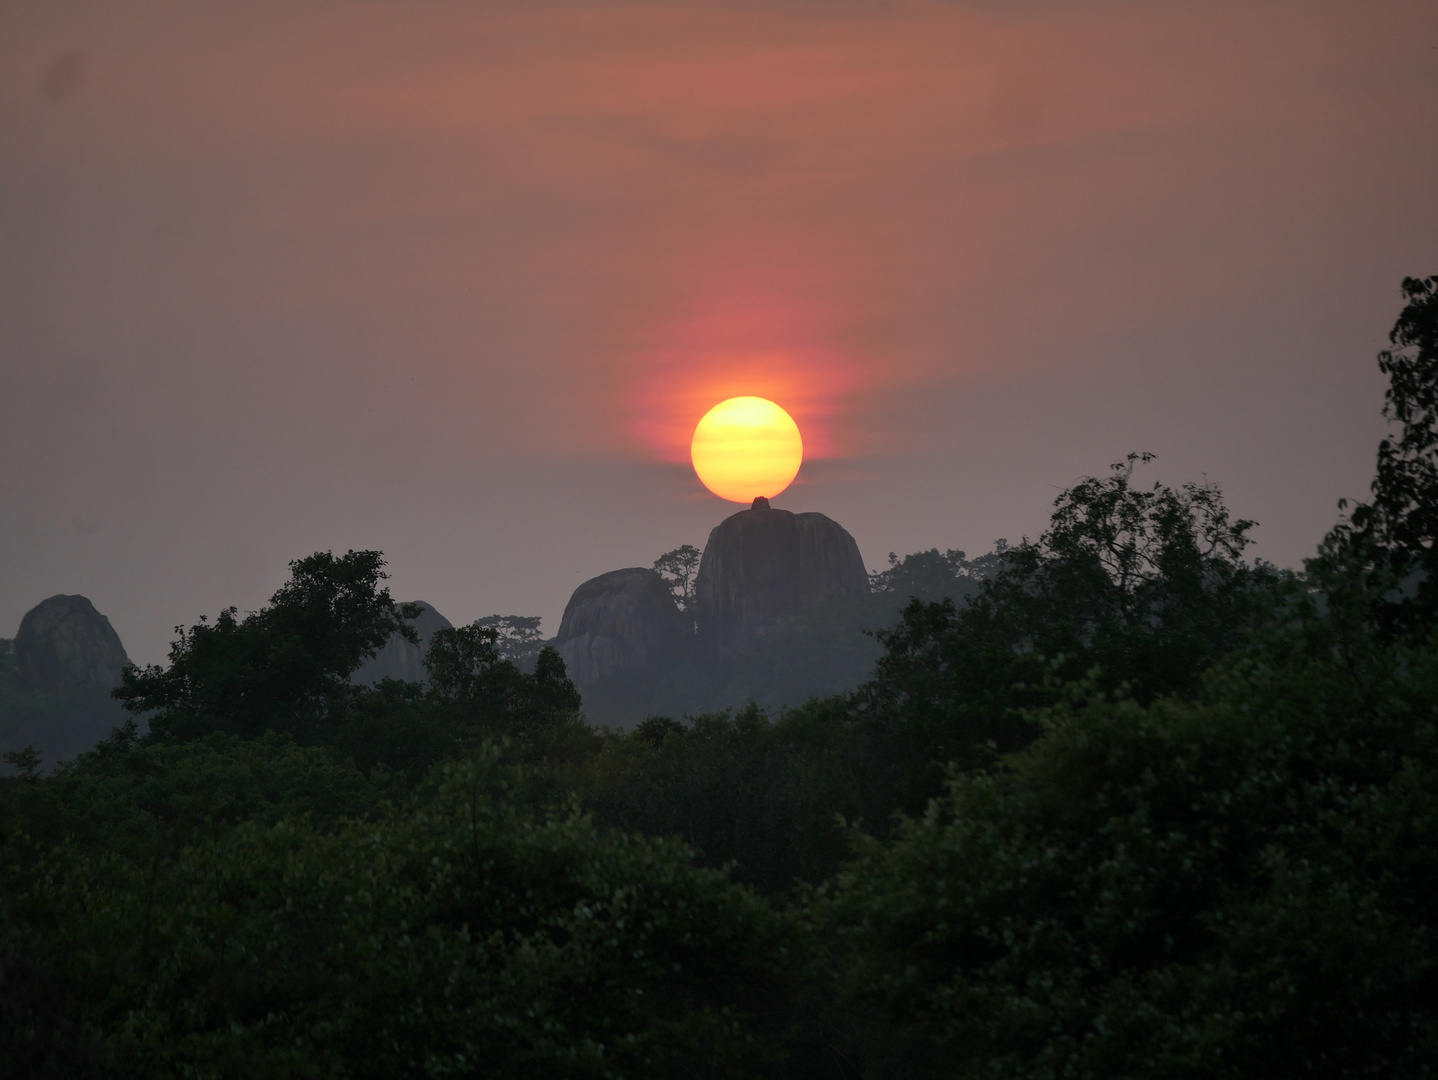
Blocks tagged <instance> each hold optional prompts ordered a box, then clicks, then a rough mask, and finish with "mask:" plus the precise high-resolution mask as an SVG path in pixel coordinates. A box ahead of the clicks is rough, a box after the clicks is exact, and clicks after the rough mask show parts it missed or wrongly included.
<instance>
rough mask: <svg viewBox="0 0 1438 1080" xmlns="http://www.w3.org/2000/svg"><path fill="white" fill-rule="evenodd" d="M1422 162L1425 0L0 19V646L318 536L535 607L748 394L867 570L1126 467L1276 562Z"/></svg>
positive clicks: (1416, 231)
mask: <svg viewBox="0 0 1438 1080" xmlns="http://www.w3.org/2000/svg"><path fill="white" fill-rule="evenodd" d="M1435 195H1438V4H1434V3H1433V2H1432V0H1415V2H1411V3H1384V2H1377V0H1363V2H1361V3H1360V2H1358V0H1349V2H1346V3H1323V2H1319V0H1305V2H1302V3H1266V2H1263V0H1242V2H1238V3H1223V2H1217V3H1215V2H1211V0H1205V2H1198V0H1194V2H1191V3H1182V2H1174V3H1163V2H1156V0H1144V2H1138V3H1108V2H1095V3H1083V2H1077V0H1076V2H1071V3H1063V2H1058V0H1054V2H1047V3H1040V2H1035V3H1003V4H1000V3H975V4H964V3H903V2H895V3H884V4H876V3H846V2H841V0H829V2H824V3H792V4H784V3H780V2H774V0H768V2H764V3H755V4H752V5H750V4H742V3H725V4H715V3H712V2H710V3H693V4H685V3H678V2H671V3H663V4H626V3H603V2H599V0H584V2H582V3H580V2H576V3H572V4H563V3H544V2H534V0H531V2H526V3H523V4H520V3H513V4H504V3H481V2H475V0H466V2H463V3H447V2H439V0H412V2H407V3H398V2H395V3H384V2H378V0H372V2H355V3H349V4H342V3H307V2H296V0H285V2H283V3H264V2H259V0H250V2H246V3H243V4H241V3H219V2H214V3H207V2H203V0H185V2H159V0H152V2H147V3H123V2H118V0H103V2H96V3H89V4H84V3H67V2H64V0H44V2H41V0H35V2H31V3H11V2H3V0H0V458H3V462H4V467H3V469H0V635H9V634H13V633H14V630H15V627H16V626H17V625H18V623H19V620H20V616H21V615H22V614H23V613H24V611H25V610H27V609H28V608H29V607H31V606H32V605H34V604H35V603H37V602H38V601H39V600H41V599H43V598H44V597H46V596H49V595H51V594H53V593H57V592H67V593H69V592H80V593H84V594H85V595H87V596H89V597H90V598H91V599H92V600H94V601H95V603H96V605H97V607H98V608H99V609H100V610H101V611H103V612H105V613H106V614H107V615H109V616H110V618H111V621H112V622H113V623H114V625H115V627H116V629H117V630H118V631H119V633H120V636H121V637H122V639H123V640H124V642H125V644H126V646H127V647H128V649H129V651H130V654H131V656H132V657H133V658H135V659H137V660H141V661H152V660H159V659H161V658H162V657H163V655H164V651H165V646H166V643H167V642H168V641H169V639H170V637H171V636H172V634H171V628H172V627H173V625H174V624H176V623H182V622H183V623H189V622H192V621H194V620H195V618H196V617H197V616H199V615H200V614H201V613H206V612H208V613H213V612H215V611H216V610H218V609H219V608H220V607H222V606H224V605H227V604H231V603H233V604H237V605H239V606H240V607H241V608H242V609H243V608H253V607H255V606H258V605H259V604H260V603H262V602H263V601H264V599H265V598H266V597H267V596H268V595H269V594H270V593H271V592H273V591H274V589H275V588H276V587H277V586H278V585H279V584H280V583H281V582H282V581H283V579H284V577H285V575H286V570H285V564H286V562H287V561H288V560H290V559H292V558H296V557H299V556H302V555H305V554H308V553H310V552H312V551H315V550H317V549H325V548H332V549H335V550H337V551H343V550H345V549H347V548H351V547H354V548H366V547H375V548H380V549H382V550H384V551H385V552H386V553H387V555H388V557H389V559H390V562H391V569H392V572H393V575H394V576H393V581H392V583H391V584H392V588H393V590H394V592H395V594H396V595H397V596H399V597H401V598H414V599H425V600H429V601H431V602H432V603H434V604H435V605H436V606H437V607H438V608H439V610H440V611H442V612H443V613H444V614H446V615H447V616H449V617H450V618H451V619H452V620H454V621H456V622H459V621H467V620H470V619H473V618H476V617H478V616H480V615H484V614H488V613H491V612H503V613H518V614H540V615H543V616H544V620H545V623H544V625H545V629H546V631H547V632H548V633H553V632H554V630H555V629H556V627H557V625H558V619H559V615H560V613H561V611H562V610H563V606H564V603H565V601H566V599H567V598H568V596H569V593H570V591H571V590H572V589H573V588H574V587H575V586H576V585H578V584H579V583H580V582H581V581H583V580H584V579H586V578H588V577H591V576H593V575H595V574H598V573H601V572H603V571H606V570H610V569H615V568H618V567H621V566H631V565H647V564H649V563H650V562H651V561H652V560H653V559H654V558H655V556H657V555H658V554H660V553H661V552H663V551H665V550H666V549H669V548H672V547H675V546H677V545H679V544H680V543H685V542H689V543H694V544H702V543H703V542H704V539H705V537H706V536H707V534H708V530H709V529H710V528H711V527H712V526H713V525H714V524H716V523H717V522H718V521H719V520H720V519H721V518H723V517H724V516H725V515H727V514H728V513H731V512H733V511H734V510H736V509H738V507H736V506H734V505H733V504H729V503H724V502H721V501H720V500H718V499H716V498H715V497H713V496H711V495H709V494H708V493H706V492H705V491H704V490H703V489H702V487H701V486H700V485H699V483H698V481H697V480H696V479H695V478H694V476H693V473H692V471H691V470H690V469H689V467H688V465H687V462H686V460H685V456H684V449H685V446H686V445H687V438H688V434H689V431H690V430H691V429H692V427H693V424H694V422H695V421H696V420H697V419H698V417H699V415H700V414H702V412H703V411H704V410H705V409H707V408H708V407H709V406H710V405H712V404H714V403H715V402H716V401H718V400H719V399H720V398H722V397H726V396H730V395H731V394H740V393H754V394H761V395H764V396H768V397H773V398H774V399H775V400H777V401H779V402H780V404H783V405H785V406H786V407H787V408H789V409H790V411H791V412H792V413H793V414H794V415H795V417H796V419H797V420H798V421H799V424H800V426H801V428H802V429H803V431H804V434H805V438H806V441H807V443H808V445H809V447H810V450H811V456H810V459H809V460H808V461H807V462H806V464H805V466H804V469H803V471H802V472H801V473H800V478H799V481H798V482H797V483H796V485H795V486H794V487H792V488H790V489H789V491H787V492H786V493H785V494H784V495H782V496H780V497H779V498H778V499H777V500H776V501H775V505H777V506H781V507H785V508H788V509H792V510H820V511H823V512H825V513H827V514H829V515H830V516H832V517H834V518H836V519H837V520H838V521H840V522H841V523H842V524H843V525H845V526H846V527H847V528H848V529H849V531H850V532H852V533H853V534H854V536H855V538H856V539H857V540H858V542H859V546H860V549H861V551H862V552H863V554H864V557H865V560H866V562H867V563H868V565H869V566H871V567H879V566H882V565H883V564H884V562H885V557H886V555H887V553H888V552H889V551H890V550H897V551H899V552H900V553H903V552H907V551H912V550H916V549H919V548H927V547H934V546H938V547H941V548H944V547H960V548H964V549H966V550H968V551H969V552H970V553H971V554H978V553H979V552H982V551H985V550H988V548H989V547H990V545H991V543H992V541H993V540H994V539H995V538H997V537H1007V538H1010V539H1015V540H1016V539H1018V538H1019V537H1020V536H1022V535H1023V534H1025V533H1029V534H1035V533H1037V532H1038V531H1039V530H1040V529H1041V528H1042V527H1043V525H1044V523H1045V522H1046V520H1047V517H1048V513H1049V510H1050V504H1051V503H1052V500H1053V498H1054V496H1055V495H1056V494H1057V493H1058V491H1059V490H1061V489H1062V488H1063V487H1065V486H1067V485H1068V484H1070V483H1072V482H1073V481H1074V480H1075V479H1077V478H1079V477H1081V476H1083V475H1085V474H1090V473H1095V472H1101V471H1103V470H1104V469H1105V467H1106V466H1107V464H1108V463H1109V462H1111V461H1115V460H1117V459H1119V458H1121V457H1122V456H1123V455H1124V454H1125V453H1127V452H1128V451H1131V450H1150V451H1153V452H1155V453H1157V454H1158V455H1159V460H1158V462H1157V463H1156V464H1155V465H1154V466H1152V467H1151V469H1150V475H1151V476H1152V477H1153V478H1154V479H1162V480H1164V481H1166V482H1169V483H1178V482H1181V481H1183V480H1189V479H1202V478H1203V477H1205V476H1206V477H1208V478H1209V479H1211V480H1214V481H1217V482H1218V483H1220V484H1221V485H1222V486H1223V488H1224V490H1225V492H1226V494H1227V496H1228V501H1229V504H1230V506H1231V507H1232V509H1233V510H1234V512H1235V513H1237V514H1239V515H1242V516H1246V517H1252V518H1257V519H1258V520H1259V521H1260V523H1261V528H1260V529H1259V530H1258V532H1257V536H1258V538H1259V540H1260V544H1259V547H1258V548H1257V551H1258V553H1259V554H1261V555H1263V556H1265V557H1267V558H1270V559H1272V560H1274V561H1276V562H1279V563H1282V564H1286V565H1296V564H1297V563H1298V561H1299V560H1300V559H1301V558H1302V557H1304V556H1305V555H1307V554H1309V553H1311V551H1312V549H1313V547H1314V545H1315V544H1316V542H1317V541H1318V539H1319V538H1320V536H1321V535H1322V533H1323V532H1324V531H1325V529H1327V528H1328V527H1329V526H1330V525H1331V523H1332V522H1333V520H1334V515H1335V509H1334V504H1335V501H1336V500H1337V499H1338V498H1339V497H1341V496H1362V495H1363V494H1364V493H1365V492H1366V490H1367V484H1368V481H1369V479H1370V477H1371V474H1372V466H1373V456H1374V448H1375V445H1376V442H1377V440H1378V438H1379V437H1380V434H1381V432H1382V421H1381V418H1380V415H1379V409H1380V407H1381V402H1382V391H1383V382H1382V380H1381V378H1380V376H1379V375H1378V373H1377V371H1376V368H1375V365H1374V362H1373V357H1374V353H1375V352H1376V351H1377V350H1378V349H1379V348H1381V347H1382V346H1383V344H1384V340H1385V335H1386V333H1387V331H1388V329H1389V327H1390V326H1391V325H1392V322H1393V319H1394V317H1395V316H1396V314H1397V312H1398V310H1399V307H1400V299H1399V291H1398V287H1399V282H1400V281H1401V279H1402V278H1403V276H1404V275H1408V274H1431V273H1438V198H1435Z"/></svg>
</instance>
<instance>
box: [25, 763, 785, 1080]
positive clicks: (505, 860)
mask: <svg viewBox="0 0 1438 1080" xmlns="http://www.w3.org/2000/svg"><path fill="white" fill-rule="evenodd" d="M12 783H20V782H12ZM523 784H524V777H523V775H522V774H520V773H518V772H517V771H516V770H514V769H510V768H506V767H502V766H500V765H499V764H498V752H497V751H496V750H494V749H493V748H490V749H486V750H484V751H482V752H480V753H478V754H477V755H475V756H474V757H472V758H471V759H469V760H466V761H463V762H458V763H454V764H451V765H448V766H445V767H443V768H442V769H441V770H440V771H439V772H438V773H437V774H436V776H435V778H434V779H433V781H432V782H431V784H430V785H429V786H428V787H427V788H426V789H425V790H424V791H422V793H421V794H420V795H419V796H418V797H417V798H416V799H415V800H414V801H413V802H412V803H410V804H409V805H407V806H406V807H405V808H404V809H403V810H398V811H393V812H391V813H390V814H388V815H387V816H385V817H383V818H382V819H380V820H378V821H372V822H354V823H352V824H348V825H342V826H340V827H337V828H332V829H329V830H325V829H321V828H318V827H316V826H315V825H314V824H313V823H312V822H311V821H310V820H308V819H307V818H299V819H296V820H280V821H267V820H260V819H255V820H248V821H245V822H242V823H240V824H238V825H236V826H234V827H233V828H230V829H226V830H221V831H218V832H216V833H215V834H214V835H209V836H204V835H201V836H197V837H195V838H194V839H193V840H192V842H190V843H187V844H186V845H185V846H184V847H183V848H182V849H181V850H179V851H178V852H176V853H174V854H173V856H172V857H168V858H165V857H161V856H160V855H159V854H158V853H157V855H156V856H155V857H153V858H151V859H149V860H137V859H135V858H133V857H132V856H131V855H129V854H125V853H118V852H117V853H110V852H107V851H105V850H103V849H98V850H97V849H96V848H95V847H94V846H88V848H85V847H82V846H80V845H78V844H75V843H73V842H72V843H68V844H62V845H60V846H58V847H54V848H52V849H49V850H48V851H46V852H44V853H43V854H42V855H41V856H40V857H39V859H38V862H31V863H29V864H28V865H27V866H25V867H23V868H22V867H19V866H18V862H19V861H21V860H22V856H23V851H22V849H23V847H24V838H23V837H20V838H16V837H12V838H11V844H10V847H9V849H8V851H9V856H10V865H9V866H8V867H7V868H6V869H7V873H6V882H7V884H8V886H9V889H10V891H9V894H8V895H7V896H6V898H5V911H4V916H5V919H4V924H5V930H4V940H3V951H4V958H3V959H4V962H5V970H6V973H7V981H6V983H5V984H4V987H3V989H0V1008H3V1010H4V1013H5V1021H6V1022H5V1027H4V1034H3V1036H0V1039H3V1042H4V1044H5V1047H4V1049H5V1054H6V1057H7V1058H8V1060H7V1062H6V1064H8V1065H9V1066H10V1067H11V1068H12V1069H13V1070H15V1074H16V1075H19V1074H21V1073H22V1072H23V1073H26V1074H29V1075H42V1074H44V1073H45V1072H47V1071H48V1072H51V1073H52V1074H56V1075H69V1074H84V1073H90V1074H92V1075H105V1074H110V1073H118V1074H123V1075H127V1076H155V1077H167V1076H216V1077H218V1076H245V1077H261V1076H311V1075H313V1076H319V1075H326V1076H329V1075H337V1076H354V1077H365V1076H374V1077H397V1076H417V1075H433V1074H457V1075H480V1074H482V1075H485V1076H584V1077H590V1076H592V1077H602V1076H637V1075H665V1076H672V1075H696V1076H711V1075H712V1076H721V1075H754V1074H755V1073H756V1071H759V1070H761V1069H762V1068H763V1067H764V1065H765V1063H766V1056H767V1055H768V1054H769V1051H770V1049H771V1048H772V1046H773V1039H771V1038H769V1037H768V1036H769V1035H770V1034H772V1032H771V1031H770V1030H769V1028H767V1027H766V1026H765V1024H766V1022H767V1021H766V1020H765V1018H766V1017H768V1016H770V1015H773V1014H775V1013H776V1012H777V1011H778V1010H776V1009H775V1008H774V1005H775V1001H776V1000H777V999H778V998H780V997H782V996H783V992H784V982H785V979H786V978H787V977H788V975H787V971H788V968H789V966H790V965H791V963H792V960H791V957H792V950H791V944H792V943H791V942H790V941H789V939H788V936H787V934H788V932H787V930H786V928H785V925H784V924H783V923H782V922H781V921H780V920H779V919H778V918H777V917H776V916H775V915H774V914H773V913H772V912H771V911H770V910H769V908H768V907H767V906H766V905H765V904H764V903H763V902H762V901H760V900H758V899H757V898H755V897H754V896H753V895H752V894H750V893H749V892H747V891H746V890H744V889H742V888H741V887H739V886H737V885H734V884H731V883H730V882H729V881H728V880H727V878H726V877H725V875H724V874H722V873H720V872H716V871H709V870H702V869H698V868H696V867H695V866H694V865H693V864H692V862H691V857H690V854H689V852H688V850H687V849H686V848H685V847H684V846H683V845H682V844H680V843H679V842H677V841H657V840H639V839H633V838H629V837H626V836H624V835H622V834H617V833H601V832H598V831H596V830H595V829H594V828H593V827H592V826H591V825H590V823H589V822H588V821H587V820H586V819H585V818H583V817H581V816H578V815H577V814H576V813H572V812H563V813H551V814H548V815H534V814H531V813H527V812H525V811H522V810H520V809H518V808H517V806H518V805H519V804H521V803H522V802H523V800H522V799H518V798H515V797H514V796H515V792H514V791H513V790H512V789H513V788H514V787H515V786H516V785H518V786H522V785H523ZM61 1033H63V1034H64V1038H59V1037H57V1035H59V1034H61Z"/></svg>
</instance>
